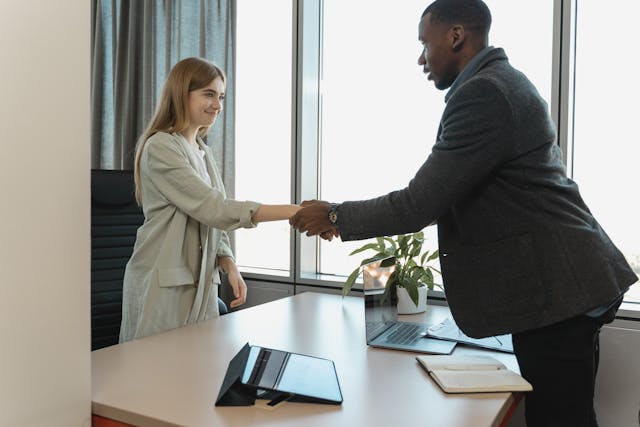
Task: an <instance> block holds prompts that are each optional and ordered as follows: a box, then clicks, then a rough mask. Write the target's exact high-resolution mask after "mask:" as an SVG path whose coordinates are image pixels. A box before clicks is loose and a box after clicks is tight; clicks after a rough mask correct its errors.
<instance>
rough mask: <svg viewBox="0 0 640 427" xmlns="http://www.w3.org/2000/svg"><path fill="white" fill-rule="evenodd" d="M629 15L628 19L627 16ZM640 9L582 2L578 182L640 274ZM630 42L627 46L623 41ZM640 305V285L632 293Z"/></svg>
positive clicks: (616, 1) (618, 1)
mask: <svg viewBox="0 0 640 427" xmlns="http://www.w3.org/2000/svg"><path fill="white" fill-rule="evenodd" d="M622 10H624V13H621V12H620V11H622ZM638 13H640V3H638V2H629V1H626V0H611V1H610V2H608V3H607V6H606V7H602V4H598V2H579V4H578V11H577V21H576V29H577V31H576V64H575V70H576V72H575V98H574V102H575V104H574V128H573V131H574V133H573V177H574V179H575V180H576V182H578V184H579V185H580V191H581V193H582V196H583V198H584V200H585V201H586V203H587V205H588V206H589V208H590V209H591V211H592V212H593V214H594V215H595V217H596V218H597V219H598V221H599V222H600V224H601V225H602V227H603V228H604V229H605V231H606V232H607V234H608V235H609V237H611V239H612V240H613V242H614V243H615V244H616V246H617V247H618V248H619V249H620V250H621V251H622V252H623V253H624V255H625V257H626V258H627V261H629V263H630V264H631V265H632V267H633V269H634V270H635V272H636V273H637V274H640V226H639V225H638V218H639V217H640V197H639V194H640V168H638V159H640V137H639V136H638V131H637V123H636V121H637V120H638V108H637V100H638V99H639V98H640V82H638V79H637V78H635V77H634V76H633V72H634V70H635V69H636V68H637V58H636V55H635V54H631V53H630V52H629V48H628V47H627V46H626V45H627V43H626V42H624V41H625V40H635V37H636V33H637V30H636V16H637V15H638ZM621 41H622V42H621ZM627 300H628V301H634V302H638V303H640V285H635V286H634V288H633V290H632V291H630V292H629V293H627Z"/></svg>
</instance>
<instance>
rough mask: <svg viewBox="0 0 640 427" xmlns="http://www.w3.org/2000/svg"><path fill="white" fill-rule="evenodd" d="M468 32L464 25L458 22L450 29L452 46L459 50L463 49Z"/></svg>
mask: <svg viewBox="0 0 640 427" xmlns="http://www.w3.org/2000/svg"><path fill="white" fill-rule="evenodd" d="M465 37H466V33H465V31H464V27H463V26H462V25H459V24H456V25H454V26H453V27H451V28H450V29H449V39H450V41H451V48H452V49H453V50H454V51H455V52H457V51H459V50H460V49H462V45H463V44H464V40H465Z"/></svg>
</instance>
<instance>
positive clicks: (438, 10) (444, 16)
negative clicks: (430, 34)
mask: <svg viewBox="0 0 640 427" xmlns="http://www.w3.org/2000/svg"><path fill="white" fill-rule="evenodd" d="M428 13H431V22H443V23H446V24H462V26H463V27H465V29H468V30H470V31H472V32H477V33H478V34H480V35H482V36H487V35H488V34H489V29H490V28H491V12H490V11H489V8H488V7H487V5H486V4H485V3H484V2H483V1H482V0H436V1H434V2H433V3H431V4H430V5H429V6H427V8H426V9H425V10H424V12H423V13H422V16H421V18H424V17H425V15H426V14H428Z"/></svg>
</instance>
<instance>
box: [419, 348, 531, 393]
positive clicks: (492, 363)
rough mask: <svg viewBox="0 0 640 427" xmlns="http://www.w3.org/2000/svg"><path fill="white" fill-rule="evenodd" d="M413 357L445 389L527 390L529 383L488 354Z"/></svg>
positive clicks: (449, 390) (451, 391) (473, 390)
mask: <svg viewBox="0 0 640 427" xmlns="http://www.w3.org/2000/svg"><path fill="white" fill-rule="evenodd" d="M416 359H417V360H418V362H419V363H420V366H422V367H423V368H424V369H425V370H426V371H427V372H428V373H429V375H431V377H432V378H433V380H434V381H435V382H436V383H437V384H438V385H439V386H440V388H442V390H444V391H445V392H447V393H478V392H499V391H531V390H533V387H531V384H529V382H528V381H527V380H525V379H524V378H522V377H521V376H520V375H518V374H516V373H515V372H513V371H510V370H509V369H507V367H506V366H505V365H504V364H502V363H501V362H499V361H498V360H497V359H495V358H493V357H491V356H457V355H425V356H417V357H416Z"/></svg>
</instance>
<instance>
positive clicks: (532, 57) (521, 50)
mask: <svg viewBox="0 0 640 427" xmlns="http://www.w3.org/2000/svg"><path fill="white" fill-rule="evenodd" d="M487 3H488V5H489V7H490V8H491V11H492V14H493V17H494V21H493V22H494V23H493V26H492V27H493V29H492V31H491V38H490V43H491V44H492V45H494V46H497V47H504V48H505V50H506V53H507V55H508V56H509V57H510V58H511V62H512V64H513V65H514V66H516V67H518V68H520V69H521V70H522V71H523V72H524V73H525V74H527V75H528V76H529V77H530V78H531V80H532V81H533V83H534V84H535V85H536V86H537V87H538V89H539V90H540V92H541V94H542V95H543V97H545V98H546V99H547V102H548V101H549V98H550V94H551V60H552V55H551V53H552V36H553V4H552V2H545V4H544V6H541V5H540V3H539V2H527V3H526V4H523V2H505V1H488V2H487ZM512 3H515V4H512ZM428 4H429V2H425V1H424V0H403V1H401V2H394V3H393V7H389V2H388V1H384V0H375V1H372V0H350V1H348V2H345V1H337V0H325V2H324V7H325V9H324V32H323V58H322V61H323V64H322V66H323V74H322V85H321V88H322V89H321V90H322V125H321V126H322V130H321V135H322V154H321V177H322V178H321V197H322V199H324V200H329V201H333V202H340V201H343V200H359V199H364V198H370V197H374V196H378V195H381V194H385V193H388V192H390V191H393V190H396V189H400V188H403V187H405V186H406V185H407V184H408V182H409V181H410V179H411V178H412V177H413V175H414V174H415V172H416V171H417V170H418V168H419V166H420V165H421V164H422V163H423V162H424V160H425V159H426V158H427V156H428V155H429V152H430V151H431V146H432V145H433V143H434V142H435V136H436V132H437V129H438V123H439V121H440V115H441V114H442V111H443V109H444V95H445V93H446V92H440V91H438V90H436V89H435V88H434V87H433V84H432V83H431V82H429V81H427V79H426V78H425V76H424V75H423V73H422V69H421V68H420V67H418V65H417V59H418V55H419V54H420V51H421V46H420V43H419V42H418V23H419V20H420V15H422V12H423V10H424V8H425V7H426V6H427V5H428ZM522 16H527V19H526V20H522V19H521V17H522ZM425 233H426V235H427V238H428V240H429V241H430V242H431V243H432V245H433V247H435V246H437V237H436V229H435V227H429V228H428V229H427V230H425ZM363 243H364V242H362V241H360V242H347V243H342V244H340V243H338V244H336V243H335V242H324V241H322V242H321V246H320V248H321V249H320V250H321V257H320V269H321V273H324V274H339V275H346V274H349V273H350V272H351V271H352V270H353V269H354V268H355V267H356V266H357V265H358V264H359V261H360V259H362V258H361V257H362V255H358V256H354V257H350V256H349V255H348V254H349V253H350V252H351V251H352V250H353V249H354V248H356V247H359V246H361V245H362V244H363ZM364 255H366V253H365V254H364Z"/></svg>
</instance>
